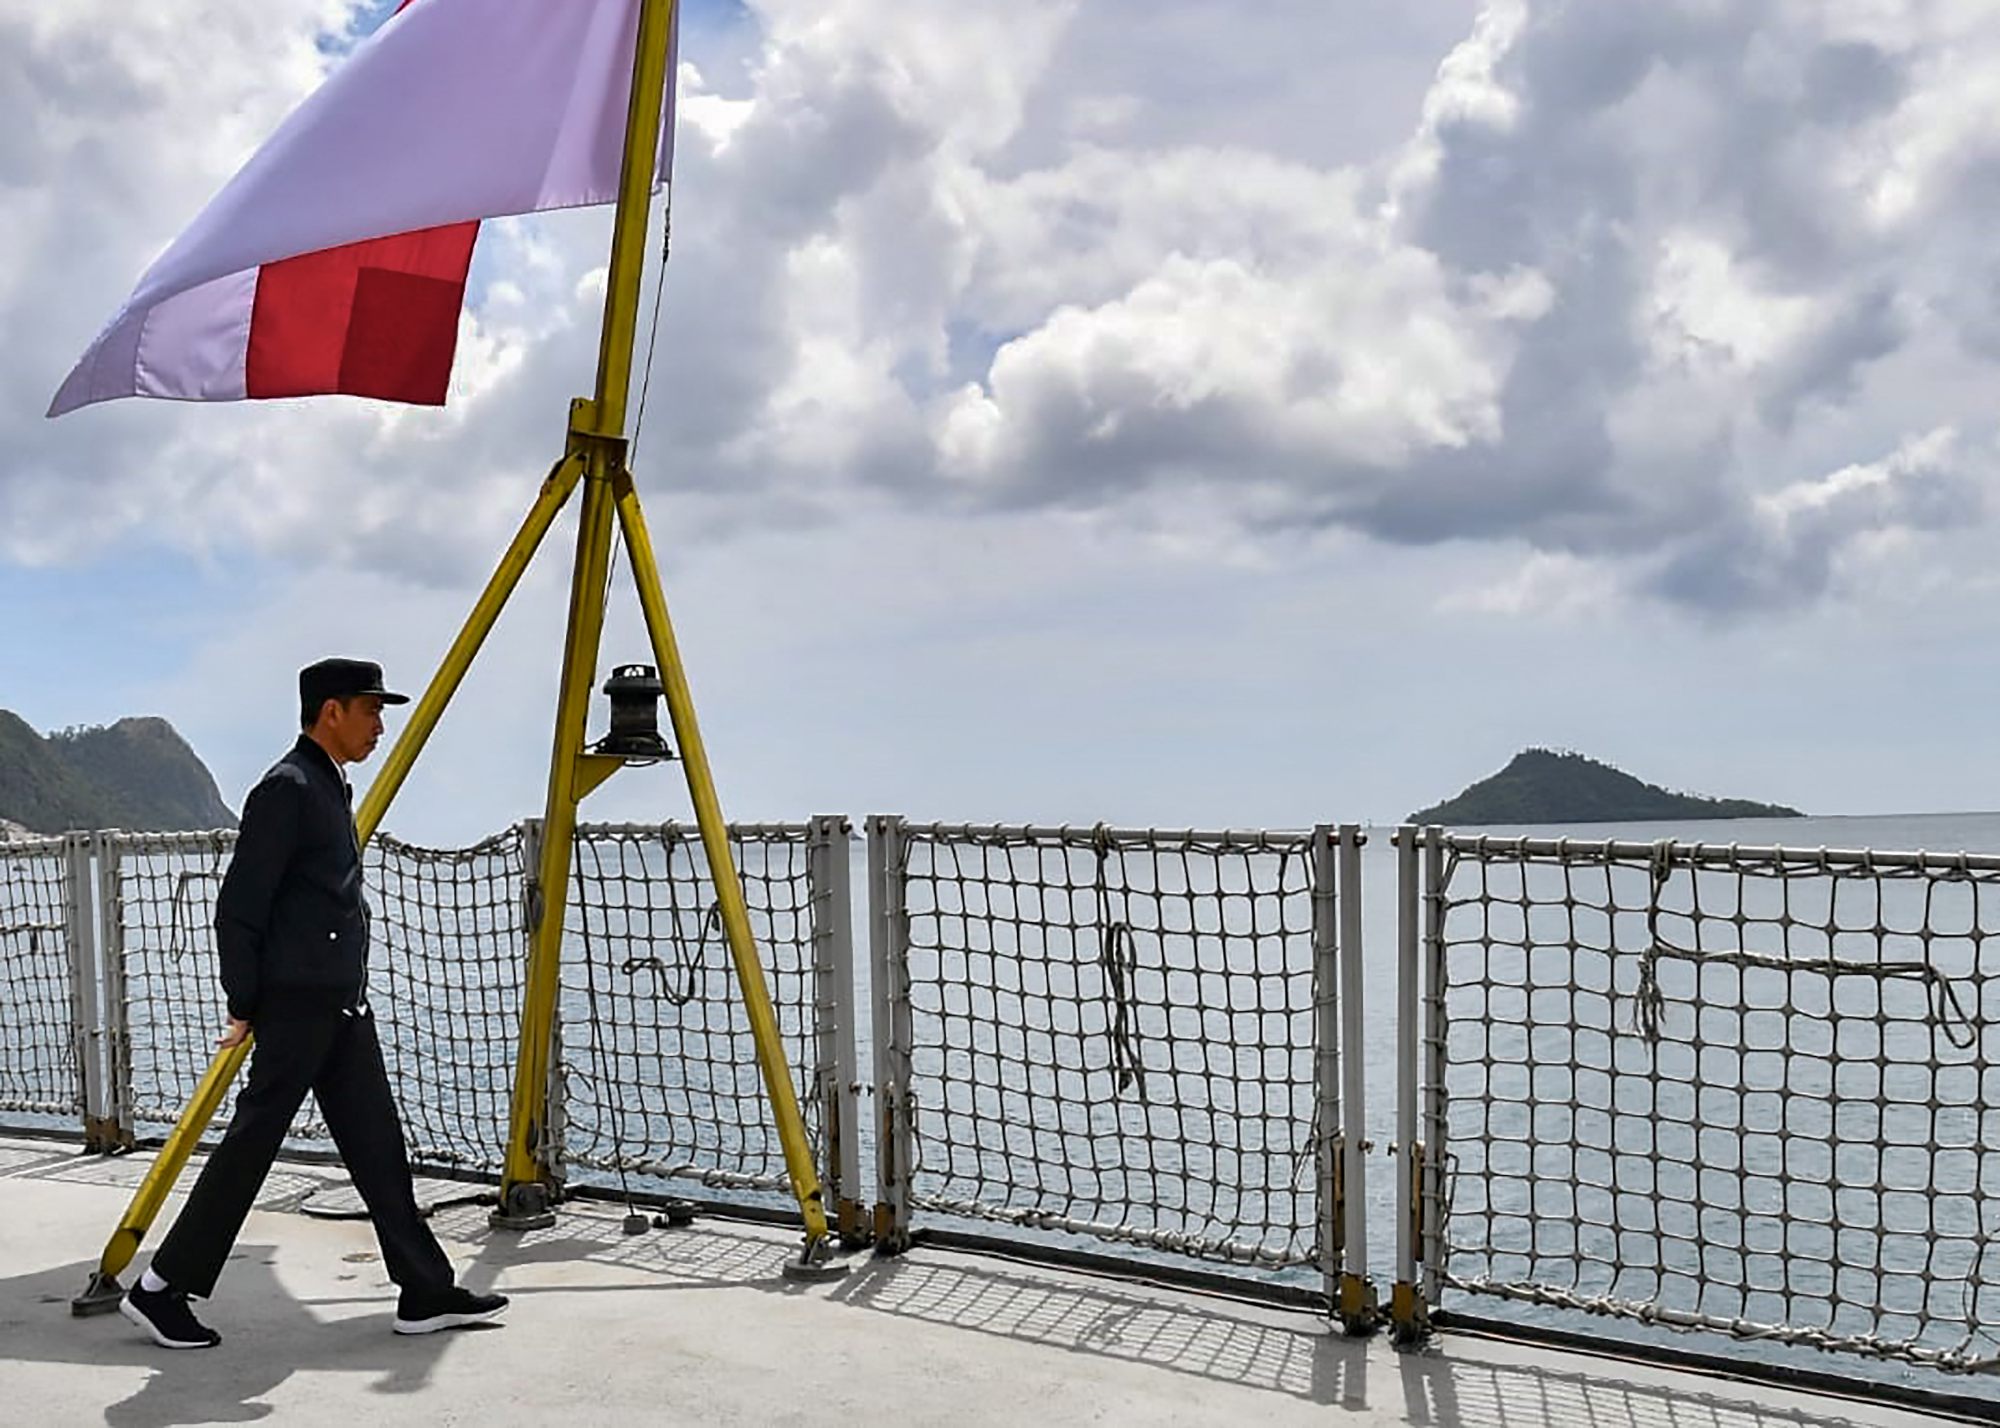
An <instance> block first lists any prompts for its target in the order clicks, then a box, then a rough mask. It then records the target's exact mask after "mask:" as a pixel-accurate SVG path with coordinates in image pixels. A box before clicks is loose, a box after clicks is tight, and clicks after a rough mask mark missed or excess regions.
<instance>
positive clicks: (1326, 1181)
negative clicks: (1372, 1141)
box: [1312, 823, 1347, 1315]
mask: <svg viewBox="0 0 2000 1428" xmlns="http://www.w3.org/2000/svg"><path fill="white" fill-rule="evenodd" d="M1336 836H1337V835H1336V834H1335V832H1334V828H1333V825H1332V824H1330V823H1322V824H1320V825H1319V826H1318V827H1316V828H1314V829H1313V833H1312V937H1313V1103H1314V1107H1315V1110H1314V1115H1313V1122H1314V1124H1315V1125H1317V1126H1318V1128H1319V1134H1318V1136H1317V1137H1316V1138H1315V1139H1316V1142H1317V1143H1316V1145H1315V1146H1314V1154H1315V1157H1316V1159H1317V1161H1318V1166H1317V1168H1318V1171H1319V1205H1318V1216H1319V1243H1320V1274H1321V1279H1322V1282H1323V1283H1324V1285H1325V1292H1326V1302H1327V1305H1328V1307H1329V1308H1330V1309H1331V1310H1332V1311H1333V1313H1334V1314H1335V1315H1338V1314H1339V1313H1340V1310H1341V1302H1340V1301H1341V1272H1342V1270H1343V1269H1344V1268H1345V1267H1346V1257H1345V1248H1346V1245H1345V1241H1346V1238H1347V1219H1346V1216H1345V1215H1344V1214H1343V1204H1342V1201H1343V1198H1344V1196H1343V1192H1344V1191H1345V1189H1346V1187H1345V1186H1344V1185H1343V1184H1342V1183H1341V1178H1342V1172H1343V1169H1344V1165H1343V1161H1342V1156H1341V1150H1342V1145H1343V1140H1344V1137H1343V1131H1344V1129H1345V1127H1343V1126H1342V1125H1341V1122H1340V947H1339V943H1340V927H1339V917H1338V915H1337V910H1336V907H1337V898H1338V895H1339V894H1338V888H1339V875H1338V871H1337V863H1336V859H1335V856H1334V852H1335V849H1334V841H1335V838H1336Z"/></svg>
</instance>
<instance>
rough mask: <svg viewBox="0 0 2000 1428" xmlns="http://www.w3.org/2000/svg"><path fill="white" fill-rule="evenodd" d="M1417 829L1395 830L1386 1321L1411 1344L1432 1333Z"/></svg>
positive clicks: (1405, 827) (1403, 828)
mask: <svg viewBox="0 0 2000 1428" xmlns="http://www.w3.org/2000/svg"><path fill="white" fill-rule="evenodd" d="M1418 889H1419V883H1418V864H1417V829H1416V825H1414V824H1410V823H1405V824H1404V825H1403V826H1402V827H1400V828H1398V829H1397V830H1396V1287H1395V1289H1394V1291H1393V1292H1392V1294H1391V1297H1390V1301H1389V1317H1390V1319H1391V1321H1392V1322H1393V1323H1394V1325H1395V1333H1396V1338H1397V1341H1398V1342H1400V1343H1414V1342H1416V1341H1417V1340H1419V1339H1421V1338H1423V1337H1424V1335H1425V1334H1427V1333H1428V1332H1429V1331H1430V1312H1429V1308H1428V1306H1427V1305H1426V1303H1425V1300H1424V1296H1423V1293H1422V1291H1421V1290H1420V1289H1419V1288H1418V1286H1417V1243H1418V1237H1419V1235H1420V1234H1421V1233H1422V1230H1421V1225H1422V1211H1421V1207H1420V1200H1419V1195H1420V1187H1419V1185H1418V1179H1417V1177H1418V1175H1419V1173H1420V1167H1421V1165H1422V1163H1423V1157H1422V1147H1421V1146H1420V1145H1419V1144H1418V1143H1417V1080H1418V1074H1419V1072H1418V1058H1417V1047H1418V1043H1419V1037H1418V1026H1417V1016H1418V1001H1417V933H1418V919H1419V918H1420V917H1421V916H1422V906H1423V903H1422V898H1421V896H1420V894H1419V891H1418Z"/></svg>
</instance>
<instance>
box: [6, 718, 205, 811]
mask: <svg viewBox="0 0 2000 1428" xmlns="http://www.w3.org/2000/svg"><path fill="white" fill-rule="evenodd" d="M9 824H11V825H15V826H18V827H19V828H22V829H25V830H27V831H28V832H31V833H66V832H69V831H71V830H75V829H97V828H123V829H126V830H128V831H131V832H144V833H170V832H178V831H183V830H190V829H209V828H234V827H235V826H236V815H235V814H233V813H231V812H230V811H229V806H228V805H227V804H225V803H224V802H223V801H222V795H221V794H220V792H218V791H217V789H216V786H215V776H214V775H213V774H211V773H210V772H209V771H208V767H207V765H205V764H204V763H202V761H201V759H200V758H199V757H198V756H197V755H196V754H195V751H194V750H193V749H191V748H189V747H188V743H187V741H186V740H185V739H183V738H182V737H181V736H180V735H179V734H178V733H176V732H175V731H174V726H173V725H171V724H169V723H168V722H167V721H166V720H164V719H120V720H119V721H118V722H117V723H116V724H113V725H111V726H109V727H108V728H79V729H64V730H61V731H59V732H57V733H54V734H51V735H49V736H48V737H47V738H44V737H43V736H42V735H40V734H38V733H36V732H35V731H34V730H33V729H32V728H30V727H29V726H28V723H27V721H26V720H24V719H22V718H21V717H20V716H19V715H17V714H14V713H12V712H10V711H9V710H5V709H0V835H4V831H5V827H6V825H9Z"/></svg>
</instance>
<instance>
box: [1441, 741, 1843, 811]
mask: <svg viewBox="0 0 2000 1428" xmlns="http://www.w3.org/2000/svg"><path fill="white" fill-rule="evenodd" d="M1803 816H1804V815H1803V814H1801V813H1800V812H1799V810H1798V809H1796V808H1787V807H1785V806H1784V805H1783V804H1781V803H1755V802H1752V801H1751V800H1750V799H1747V798H1702V797H1699V796H1697V795H1695V794H1690V793H1670V792H1668V791H1667V790H1666V789H1664V788H1661V787H1659V786H1658V785H1657V784H1650V783H1644V782H1642V781H1641V780H1639V779H1636V778H1634V777H1632V775H1630V774H1628V773H1626V772H1624V771H1623V770H1621V769H1615V768H1613V767H1611V765H1609V764H1601V763H1599V762H1598V761H1597V760H1596V759H1587V758H1585V757H1584V756H1583V755H1582V754H1571V753H1559V752H1557V751H1556V750H1554V749H1524V750H1522V751H1521V752H1520V753H1518V754H1516V755H1515V756H1514V760H1513V762H1512V763H1510V764H1508V765H1507V767H1506V768H1504V769H1502V770H1500V772H1499V773H1497V774H1494V775H1493V776H1492V777H1491V778H1485V779H1481V780H1480V781H1479V782H1478V783H1475V784H1473V785H1472V787H1470V788H1468V789H1466V790H1465V792H1463V793H1461V794H1459V795H1458V797H1456V798H1448V799H1446V800H1445V801H1444V802H1443V803H1439V804H1434V805H1433V806H1431V807H1429V808H1426V809H1424V810H1423V811H1421V812H1419V813H1413V814H1411V815H1410V821H1411V822H1413V823H1448V824H1453V825H1456V826H1459V827H1468V826H1469V827H1478V826H1481V825H1485V824H1493V823H1650V822H1657V821H1661V820H1665V819H1689V820H1693V819H1712V818H1801V817H1803Z"/></svg>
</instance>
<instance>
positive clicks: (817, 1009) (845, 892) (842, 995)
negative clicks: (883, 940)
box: [808, 813, 870, 1245]
mask: <svg viewBox="0 0 2000 1428" xmlns="http://www.w3.org/2000/svg"><path fill="white" fill-rule="evenodd" d="M853 829H854V825H853V824H852V823H850V822H849V821H848V819H847V816H846V815H845V814H837V813H834V814H821V815H819V816H818V817H816V818H814V819H813V820H812V823H811V830H812V831H811V835H810V837H811V844H810V846H811V850H812V852H811V858H810V861H809V863H808V876H809V877H810V879H811V881H812V907H813V930H812V936H813V1008H814V1020H813V1027H814V1031H815V1034H816V1037H817V1042H818V1055H817V1056H816V1057H815V1058H814V1059H815V1063H816V1064H815V1066H814V1079H815V1083H816V1085H817V1089H818V1092H819V1097H820V1120H821V1123H822V1124H823V1125H824V1126H825V1128H826V1130H825V1145H824V1148H823V1150H822V1152H821V1160H822V1161H823V1164H822V1165H821V1167H820V1176H821V1178H822V1179H823V1180H825V1181H826V1183H827V1185H828V1187H829V1189H830V1191H831V1194H832V1199H833V1208H834V1232H835V1233H836V1234H838V1235H839V1236H840V1239H841V1242H842V1243H843V1244H847V1245H858V1244H862V1243H865V1242H866V1241H867V1239H868V1238H869V1233H870V1226H869V1217H868V1212H867V1207H866V1206H865V1204H864V1203H863V1201H862V1199H861V1065H860V1056H859V1053H858V1051H857V1045H858V1043H857V1042H856V1039H855V1025H854V1022H855V1009H856V1004H855V981H854V885H853V881H852V877H853V861H852V858H851V857H850V853H849V836H850V835H851V834H852V832H853Z"/></svg>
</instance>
